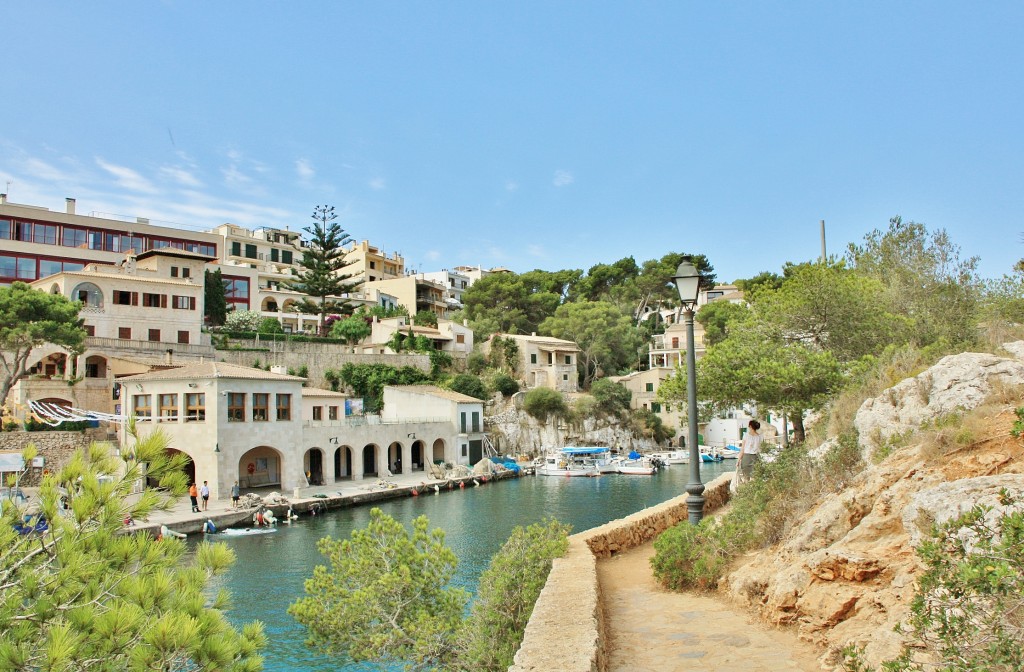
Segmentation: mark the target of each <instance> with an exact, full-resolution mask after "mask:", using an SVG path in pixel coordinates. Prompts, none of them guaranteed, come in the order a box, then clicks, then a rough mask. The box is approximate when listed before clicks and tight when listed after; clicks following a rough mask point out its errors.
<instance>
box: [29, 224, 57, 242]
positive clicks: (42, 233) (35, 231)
mask: <svg viewBox="0 0 1024 672" xmlns="http://www.w3.org/2000/svg"><path fill="white" fill-rule="evenodd" d="M32 242H33V243H41V244H43V245H56V244H57V227H56V226H55V225H53V224H36V225H35V226H34V227H32Z"/></svg>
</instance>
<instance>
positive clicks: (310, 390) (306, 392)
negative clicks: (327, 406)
mask: <svg viewBox="0 0 1024 672" xmlns="http://www.w3.org/2000/svg"><path fill="white" fill-rule="evenodd" d="M302 396H303V398H305V397H338V398H341V397H345V398H346V399H347V398H348V397H349V395H347V394H345V393H344V392H335V391H334V390H324V389H321V388H319V387H304V388H302Z"/></svg>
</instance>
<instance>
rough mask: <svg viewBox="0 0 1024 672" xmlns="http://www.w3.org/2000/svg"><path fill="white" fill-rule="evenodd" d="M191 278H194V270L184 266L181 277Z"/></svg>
mask: <svg viewBox="0 0 1024 672" xmlns="http://www.w3.org/2000/svg"><path fill="white" fill-rule="evenodd" d="M191 276H192V269H191V268H189V267H188V266H182V267H181V277H183V278H189V277H191Z"/></svg>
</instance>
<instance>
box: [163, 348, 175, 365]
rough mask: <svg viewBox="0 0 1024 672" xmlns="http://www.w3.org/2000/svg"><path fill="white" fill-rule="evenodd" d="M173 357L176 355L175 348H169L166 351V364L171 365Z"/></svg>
mask: <svg viewBox="0 0 1024 672" xmlns="http://www.w3.org/2000/svg"><path fill="white" fill-rule="evenodd" d="M172 357H174V350H172V349H170V348H167V352H165V353H164V364H168V365H170V363H171V358H172Z"/></svg>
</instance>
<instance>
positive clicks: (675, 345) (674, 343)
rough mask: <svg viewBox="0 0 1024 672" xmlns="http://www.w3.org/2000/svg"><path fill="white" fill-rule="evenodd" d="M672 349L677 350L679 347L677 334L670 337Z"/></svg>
mask: <svg viewBox="0 0 1024 672" xmlns="http://www.w3.org/2000/svg"><path fill="white" fill-rule="evenodd" d="M672 349H673V350H678V349H679V337H678V336H673V337H672Z"/></svg>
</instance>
